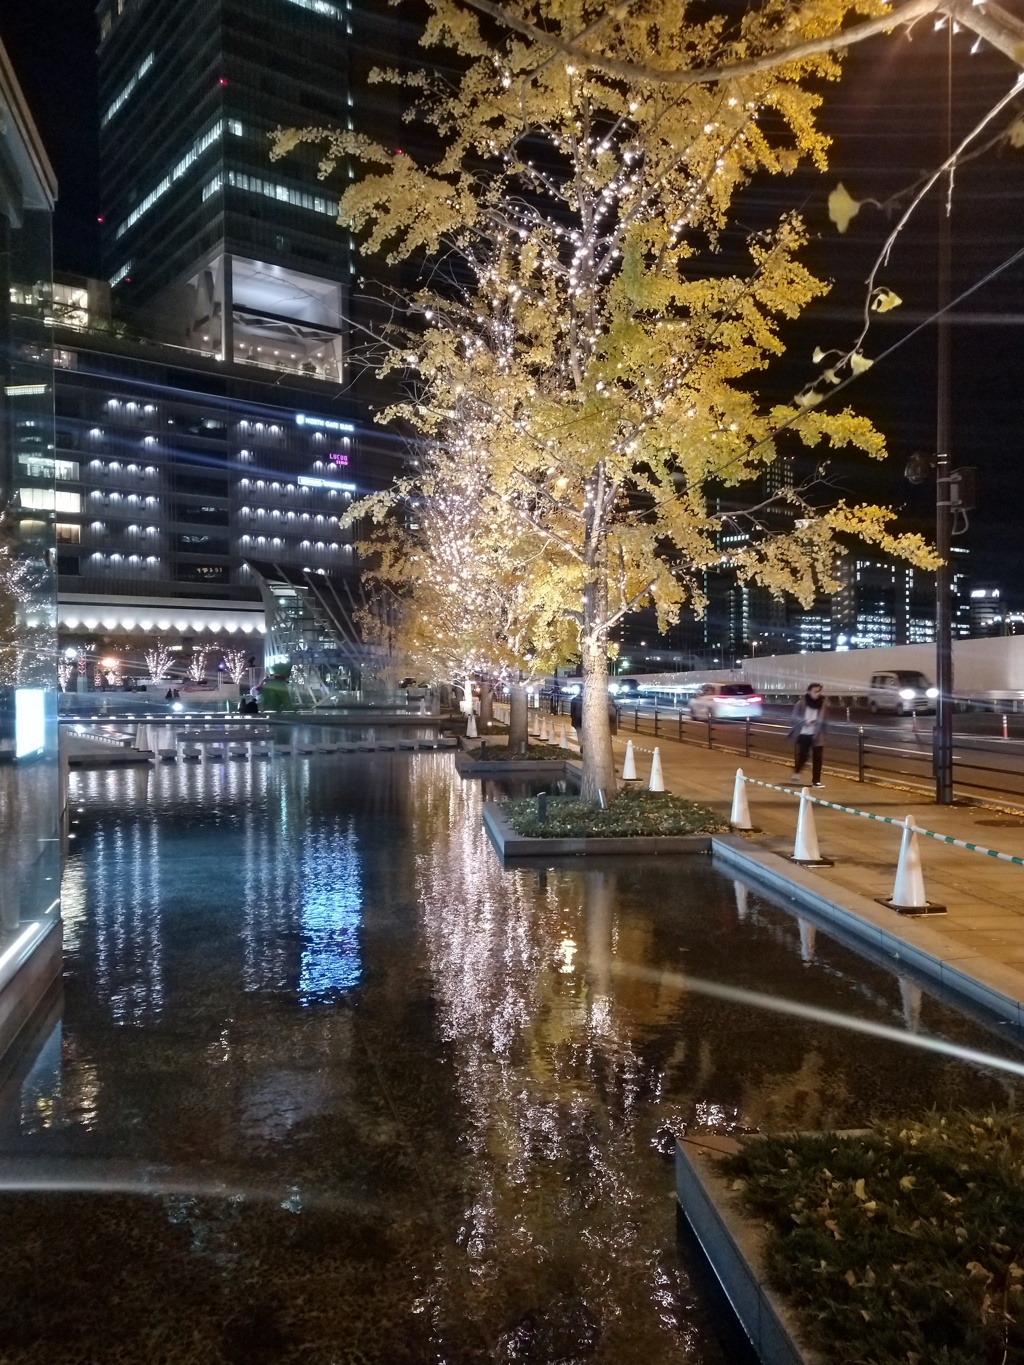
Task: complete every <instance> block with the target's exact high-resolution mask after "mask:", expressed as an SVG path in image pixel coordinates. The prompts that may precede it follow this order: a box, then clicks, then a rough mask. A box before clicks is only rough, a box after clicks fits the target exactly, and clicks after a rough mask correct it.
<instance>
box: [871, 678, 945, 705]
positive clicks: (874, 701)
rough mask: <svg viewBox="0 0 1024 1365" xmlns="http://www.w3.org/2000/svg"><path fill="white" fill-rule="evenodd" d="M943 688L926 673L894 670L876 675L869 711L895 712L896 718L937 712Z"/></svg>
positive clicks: (872, 681)
mask: <svg viewBox="0 0 1024 1365" xmlns="http://www.w3.org/2000/svg"><path fill="white" fill-rule="evenodd" d="M938 695H939V689H938V688H937V687H933V686H932V685H931V683H930V682H929V681H928V679H927V678H926V677H925V675H924V674H923V673H919V672H918V671H917V669H912V668H891V669H888V670H887V671H885V672H879V673H872V675H871V686H870V687H869V688H868V710H869V711H870V712H871V713H872V714H875V713H876V712H878V711H891V712H892V713H893V715H896V716H912V715H913V714H914V713H915V712H917V714H918V715H921V714H923V713H927V712H929V711H934V710H935V698H936V697H937V696H938Z"/></svg>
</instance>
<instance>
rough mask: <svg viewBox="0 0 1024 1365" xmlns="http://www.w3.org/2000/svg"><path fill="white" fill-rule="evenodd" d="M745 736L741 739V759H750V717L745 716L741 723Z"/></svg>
mask: <svg viewBox="0 0 1024 1365" xmlns="http://www.w3.org/2000/svg"><path fill="white" fill-rule="evenodd" d="M743 725H744V730H745V734H744V737H743V757H744V758H749V757H750V717H749V716H746V717H745V718H744V721H743Z"/></svg>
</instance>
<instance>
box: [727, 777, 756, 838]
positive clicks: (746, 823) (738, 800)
mask: <svg viewBox="0 0 1024 1365" xmlns="http://www.w3.org/2000/svg"><path fill="white" fill-rule="evenodd" d="M729 824H730V825H732V827H733V829H753V828H754V826H753V825H752V824H751V823H750V805H749V803H748V801H747V784H746V782H745V781H744V778H743V769H742V768H737V769H736V785H735V786H734V787H733V789H732V811H731V812H730V814H729Z"/></svg>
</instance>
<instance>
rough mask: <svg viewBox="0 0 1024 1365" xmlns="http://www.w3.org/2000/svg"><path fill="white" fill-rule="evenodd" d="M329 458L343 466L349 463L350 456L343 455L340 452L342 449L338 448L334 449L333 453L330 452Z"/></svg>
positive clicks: (333, 462)
mask: <svg viewBox="0 0 1024 1365" xmlns="http://www.w3.org/2000/svg"><path fill="white" fill-rule="evenodd" d="M327 458H328V459H329V460H330V462H331V464H336V465H342V466H344V465H347V464H348V456H347V455H342V454H341V453H340V451H337V450H332V451H331V453H330V455H328V457H327Z"/></svg>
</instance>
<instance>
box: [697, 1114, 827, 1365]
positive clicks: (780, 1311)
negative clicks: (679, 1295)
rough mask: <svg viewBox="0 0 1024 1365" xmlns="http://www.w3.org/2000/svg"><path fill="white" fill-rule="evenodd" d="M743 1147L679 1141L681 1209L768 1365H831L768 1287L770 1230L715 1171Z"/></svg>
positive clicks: (723, 1141) (728, 1141)
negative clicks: (766, 1248) (740, 1203)
mask: <svg viewBox="0 0 1024 1365" xmlns="http://www.w3.org/2000/svg"><path fill="white" fill-rule="evenodd" d="M738 1148H739V1143H738V1142H736V1141H735V1140H734V1139H732V1138H724V1137H714V1136H708V1137H705V1138H700V1139H695V1138H677V1140H676V1198H677V1200H678V1201H679V1207H680V1209H681V1210H682V1212H683V1216H684V1217H685V1218H686V1221H687V1222H688V1223H689V1224H690V1227H691V1228H692V1229H693V1232H694V1235H695V1236H696V1238H697V1240H698V1242H700V1245H701V1247H702V1248H703V1251H704V1254H705V1256H707V1258H708V1262H709V1264H710V1266H711V1269H712V1270H713V1271H714V1273H715V1278H716V1279H717V1280H718V1282H719V1284H720V1285H721V1286H722V1289H723V1291H724V1292H725V1295H726V1297H727V1298H728V1300H729V1302H730V1304H732V1307H733V1311H734V1312H735V1313H736V1316H737V1318H738V1319H739V1321H740V1324H741V1326H742V1327H743V1330H744V1332H745V1333H746V1335H747V1337H748V1339H749V1340H750V1343H751V1345H752V1346H753V1348H754V1350H755V1351H756V1352H757V1355H758V1357H759V1358H760V1359H761V1361H762V1362H763V1365H825V1360H824V1357H823V1356H822V1355H820V1354H819V1353H818V1352H817V1351H814V1350H812V1349H811V1348H810V1347H808V1346H806V1345H805V1344H804V1342H803V1341H802V1339H801V1334H800V1329H799V1324H798V1322H797V1320H796V1315H795V1314H794V1313H793V1310H792V1309H791V1308H790V1307H789V1306H788V1305H787V1304H786V1303H784V1302H783V1301H782V1300H781V1299H780V1298H779V1297H778V1295H777V1294H776V1293H775V1292H774V1290H772V1289H770V1288H769V1286H768V1284H767V1283H766V1280H765V1274H764V1242H765V1235H766V1234H765V1230H764V1228H763V1227H762V1226H761V1225H760V1224H759V1223H758V1222H756V1221H755V1220H754V1219H752V1218H750V1217H748V1216H747V1215H746V1214H744V1213H743V1212H742V1211H741V1210H739V1209H738V1208H737V1206H736V1201H735V1199H734V1198H733V1197H732V1195H731V1192H730V1191H729V1188H728V1186H727V1184H726V1181H725V1179H724V1177H722V1176H721V1175H719V1174H718V1172H717V1171H716V1170H715V1168H714V1164H713V1160H712V1159H713V1157H715V1156H724V1155H726V1154H730V1153H732V1152H735V1151H737V1150H738Z"/></svg>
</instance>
